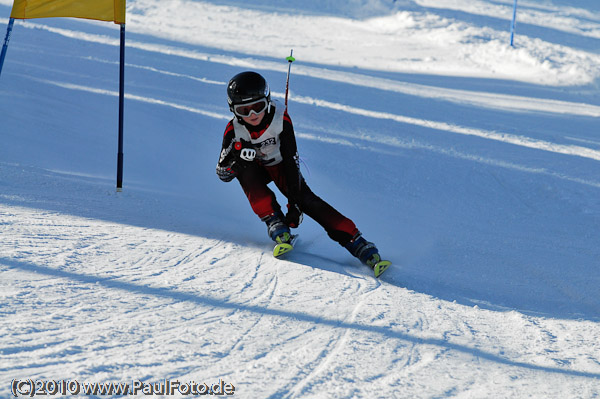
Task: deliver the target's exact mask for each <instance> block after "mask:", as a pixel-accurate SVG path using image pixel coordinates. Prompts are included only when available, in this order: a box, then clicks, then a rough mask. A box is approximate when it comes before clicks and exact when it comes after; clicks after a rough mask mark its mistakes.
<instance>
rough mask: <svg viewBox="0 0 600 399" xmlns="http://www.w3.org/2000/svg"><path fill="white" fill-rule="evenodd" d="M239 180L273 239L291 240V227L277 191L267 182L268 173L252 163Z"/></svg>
mask: <svg viewBox="0 0 600 399" xmlns="http://www.w3.org/2000/svg"><path fill="white" fill-rule="evenodd" d="M238 180H239V182H240V185H241V186H242V189H243V190H244V193H245V194H246V197H248V201H249V202H250V206H251V207H252V210H253V211H254V213H255V214H256V215H257V216H258V217H259V218H260V220H262V221H263V222H265V224H266V225H267V233H268V234H269V237H271V239H272V240H273V241H276V242H279V243H281V242H289V241H290V240H291V235H290V228H289V227H288V226H287V225H286V224H285V223H284V222H283V213H282V212H281V207H280V206H279V203H278V202H277V198H276V197H275V193H273V191H271V189H269V187H268V186H267V184H268V183H269V182H270V181H271V178H270V176H269V174H268V173H266V171H265V170H264V168H262V167H261V166H259V165H257V164H250V165H248V166H247V167H246V168H245V169H243V170H242V171H241V172H240V173H239V174H238Z"/></svg>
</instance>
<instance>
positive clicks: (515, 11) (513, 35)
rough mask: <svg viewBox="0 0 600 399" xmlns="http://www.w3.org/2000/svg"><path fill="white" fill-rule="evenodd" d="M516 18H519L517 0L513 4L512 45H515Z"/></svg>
mask: <svg viewBox="0 0 600 399" xmlns="http://www.w3.org/2000/svg"><path fill="white" fill-rule="evenodd" d="M516 20H517V0H515V4H514V6H513V17H512V22H511V24H510V45H511V47H514V38H515V23H516Z"/></svg>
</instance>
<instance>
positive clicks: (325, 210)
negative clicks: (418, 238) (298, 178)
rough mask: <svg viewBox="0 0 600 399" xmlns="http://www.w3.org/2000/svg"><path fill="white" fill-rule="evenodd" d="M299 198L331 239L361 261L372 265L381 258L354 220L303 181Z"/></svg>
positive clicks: (304, 208)
mask: <svg viewBox="0 0 600 399" xmlns="http://www.w3.org/2000/svg"><path fill="white" fill-rule="evenodd" d="M301 199H302V200H301V203H300V204H299V206H300V209H301V210H302V211H303V212H305V213H306V214H307V215H308V216H310V217H311V218H313V219H314V220H315V221H316V222H317V223H319V224H320V225H321V226H323V228H324V229H325V231H327V234H328V235H329V237H330V238H331V239H332V240H334V241H337V242H338V243H339V244H340V245H341V246H343V247H344V248H346V249H347V250H348V252H350V253H351V254H352V255H353V256H355V257H357V258H358V259H359V260H360V261H361V262H362V263H364V264H366V265H369V266H370V267H373V266H374V265H375V264H377V262H379V261H380V260H381V257H380V256H379V251H378V250H377V247H376V246H375V244H373V243H372V242H369V241H367V240H365V238H364V237H363V236H362V234H361V232H360V231H359V230H358V228H357V227H356V225H355V224H354V222H353V221H352V220H350V219H349V218H347V217H346V216H344V215H342V214H341V213H340V212H338V211H337V210H336V209H335V208H334V207H332V206H331V205H329V204H328V203H327V202H325V201H324V200H322V199H321V198H320V197H318V196H317V195H316V194H314V193H313V192H312V191H311V189H310V188H309V187H308V185H306V183H305V182H304V181H303V184H302V190H301Z"/></svg>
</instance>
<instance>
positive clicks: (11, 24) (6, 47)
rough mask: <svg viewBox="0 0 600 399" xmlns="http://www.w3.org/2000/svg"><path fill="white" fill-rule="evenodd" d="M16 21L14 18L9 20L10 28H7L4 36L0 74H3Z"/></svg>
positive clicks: (0, 56) (0, 58) (0, 57)
mask: <svg viewBox="0 0 600 399" xmlns="http://www.w3.org/2000/svg"><path fill="white" fill-rule="evenodd" d="M14 23H15V19H14V18H11V19H9V20H8V28H6V38H4V45H3V46H2V54H1V55H0V75H1V74H2V67H3V66H4V58H5V57H6V50H8V41H9V40H10V33H11V32H12V28H13V24H14Z"/></svg>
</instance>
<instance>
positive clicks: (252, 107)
mask: <svg viewBox="0 0 600 399" xmlns="http://www.w3.org/2000/svg"><path fill="white" fill-rule="evenodd" d="M268 106H269V103H268V102H267V99H266V98H261V99H260V100H256V101H253V102H251V103H246V104H238V105H234V106H233V113H234V114H236V115H237V116H241V117H246V116H250V115H251V114H252V113H253V112H254V113H255V114H260V113H261V112H263V111H264V110H265V109H267V107H268Z"/></svg>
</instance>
